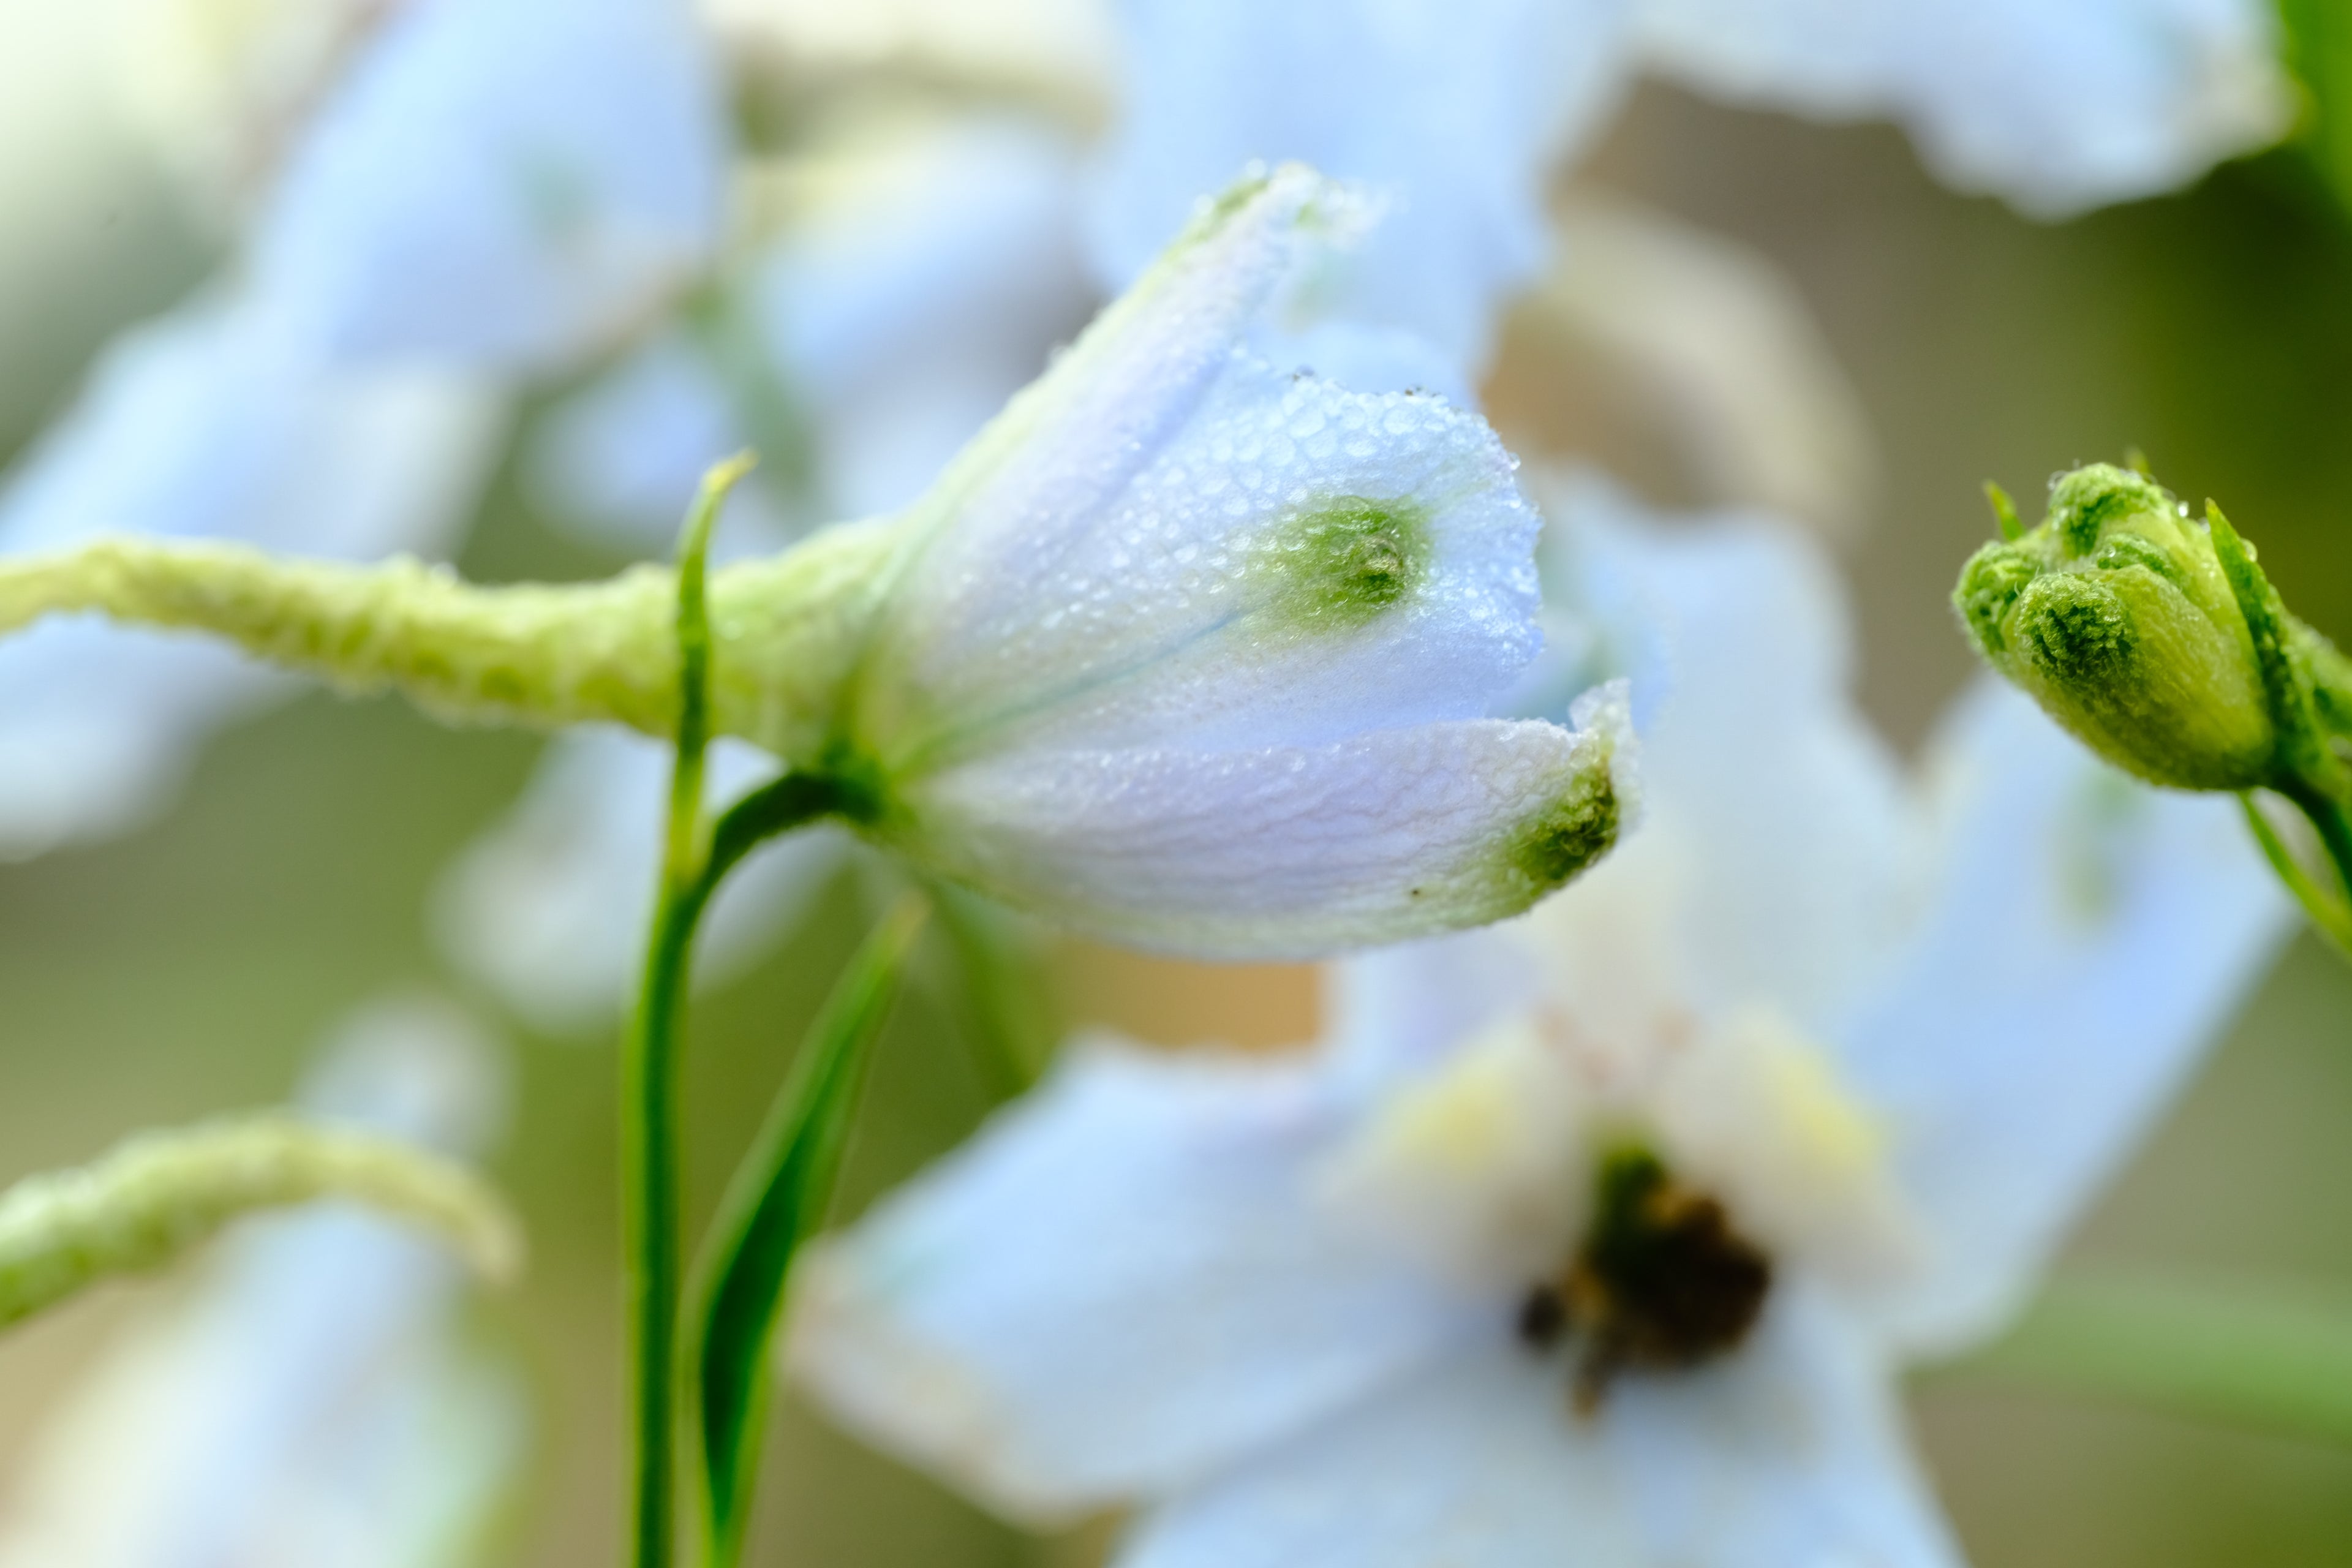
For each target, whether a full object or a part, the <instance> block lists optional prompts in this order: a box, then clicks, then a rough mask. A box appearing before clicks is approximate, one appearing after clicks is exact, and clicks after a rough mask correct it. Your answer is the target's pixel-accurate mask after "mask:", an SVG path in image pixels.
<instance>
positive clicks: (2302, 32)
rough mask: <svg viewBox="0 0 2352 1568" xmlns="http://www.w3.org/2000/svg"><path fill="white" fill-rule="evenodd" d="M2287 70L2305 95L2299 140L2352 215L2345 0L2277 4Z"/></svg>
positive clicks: (2351, 73) (2350, 72)
mask: <svg viewBox="0 0 2352 1568" xmlns="http://www.w3.org/2000/svg"><path fill="white" fill-rule="evenodd" d="M2279 16H2280V19H2281V20H2282V21H2283V22H2284V24H2285V27H2286V56H2287V66H2288V68H2290V69H2291V70H2293V71H2294V75H2295V79H2296V80H2298V81H2299V82H2301V83H2302V84H2303V88H2304V90H2305V93H2306V94H2308V95H2309V100H2308V102H2307V103H2306V104H2305V125H2304V128H2303V136H2302V140H2303V141H2304V143H2305V146H2306V147H2308V149H2309V150H2310V153H2311V157H2312V161H2313V162H2314V163H2316V164H2318V166H2319V170H2320V173H2321V174H2323V175H2325V176H2326V180H2327V183H2328V184H2329V186H2330V187H2332V188H2333V189H2334V190H2335V192H2336V199H2337V200H2339V201H2341V202H2342V203H2344V205H2345V206H2346V208H2347V211H2352V7H2347V6H2346V5H2344V3H2343V0H2279Z"/></svg>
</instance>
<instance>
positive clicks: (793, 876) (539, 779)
mask: <svg viewBox="0 0 2352 1568" xmlns="http://www.w3.org/2000/svg"><path fill="white" fill-rule="evenodd" d="M669 769H670V752H669V749H668V748H667V746H664V745H662V744H660V743H659V742H656V741H653V740H651V739H649V738H648V737H646V736H644V735H640V734H637V733H636V732H635V731H625V730H617V729H604V728H597V729H587V730H575V731H571V732H569V733H567V734H564V735H561V736H558V737H557V738H556V739H555V740H553V741H551V742H549V744H548V750H547V753H546V755H545V757H544V758H543V759H542V761H541V763H540V767H539V771H538V773H536V774H535V775H534V776H533V778H532V780H531V783H530V787H529V789H528V790H527V791H526V792H525V793H524V795H523V797H522V799H521V800H520V801H519V802H517V803H516V805H515V806H514V808H513V809H512V810H511V811H509V813H508V814H507V816H505V817H504V818H502V819H501V820H500V821H499V823H497V824H496V825H495V826H492V827H491V828H490V829H489V830H488V832H486V833H484V834H483V835H482V836H481V837H479V838H478V839H476V840H475V841H474V842H473V843H472V844H471V845H469V846H467V848H466V850H465V851H464V853H463V854H461V855H460V856H459V857H458V858H457V862H456V863H455V864H454V865H452V866H451V867H450V868H449V870H448V872H447V873H446V877H445V879H444V881H443V883H442V886H441V889H440V890H439V894H438V898H437V904H438V908H437V910H436V913H437V917H438V918H437V920H436V925H437V926H438V928H439V934H440V937H441V946H442V951H443V952H445V953H446V955H447V957H448V959H449V961H450V962H451V963H455V964H457V966H458V967H459V968H461V969H464V970H466V971H467V972H468V973H472V974H473V975H475V976H476V977H477V978H478V979H480V980H482V981H483V982H484V983H486V984H488V985H489V986H490V988H491V989H492V990H494V991H496V992H497V993H498V994H499V997H500V999H501V1000H503V1001H505V1002H506V1003H507V1004H509V1005H510V1006H512V1007H514V1008H515V1009H516V1011H518V1012H520V1014H521V1015H522V1016H524V1017H526V1018H528V1019H530V1021H531V1022H532V1024H534V1025H535V1026H538V1027H540V1028H542V1029H545V1030H547V1031H549V1032H551V1033H554V1034H586V1033H589V1032H591V1031H593V1030H603V1029H608V1028H609V1027H610V1026H611V1025H612V1023H613V1020H614V1018H615V1017H617V1016H619V1015H620V1013H621V1011H622V1010H623V1009H624V1008H625V1006H626V1005H628V1003H629V1001H630V999H631V998H632V997H634V996H635V994H636V988H637V982H638V979H639V977H640V973H641V971H642V969H643V967H644V963H645V942H646V935H645V933H646V921H647V920H648V919H649V918H650V917H651V914H652V911H653V896H654V886H655V883H656V880H657V879H658V876H659V869H660V865H661V834H662V816H663V810H664V805H665V802H666V801H667V795H668V789H669ZM774 773H775V763H774V760H773V759H772V758H770V757H768V756H767V755H766V754H765V753H764V752H759V751H757V750H756V749H754V748H752V747H751V746H747V745H744V744H742V743H741V742H727V741H722V742H719V744H718V745H716V746H715V747H713V748H712V751H711V754H710V759H709V795H710V796H711V799H712V801H713V803H714V804H722V805H723V804H724V803H725V802H727V801H729V800H731V799H733V798H734V797H735V796H736V795H740V794H741V793H742V791H744V790H745V789H747V788H749V787H751V785H752V784H755V783H761V782H764V781H765V780H766V779H767V778H769V777H772V776H773V774H774ZM846 848H847V845H846V843H845V840H844V839H843V837H841V835H840V834H839V833H838V832H837V831H830V830H826V829H823V828H814V829H809V830H806V831H803V832H799V833H795V834H792V835H790V836H788V837H785V838H783V839H782V840H780V841H779V842H777V843H776V844H774V845H772V846H770V847H767V848H764V849H762V850H761V852H760V853H759V854H757V855H755V856H754V857H753V858H751V860H750V861H748V862H746V863H745V864H744V866H743V867H742V868H740V870H738V871H737V872H736V873H735V874H734V875H733V876H732V877H730V878H729V879H728V881H727V883H726V885H725V886H724V887H723V888H721V889H719V897H718V899H717V900H716V901H715V902H714V903H713V905H712V906H711V910H710V912H709V917H708V919H707V921H706V922H705V925H704V931H703V938H702V942H701V944H700V946H699V948H698V954H697V963H696V969H695V973H696V978H697V979H698V981H701V982H706V983H707V982H709V981H710V980H713V979H717V978H721V977H724V976H725V975H728V974H730V973H736V972H738V971H740V969H742V968H743V967H744V966H745V964H747V963H749V962H751V960H752V959H754V958H755V957H757V956H758V955H759V954H761V952H765V951H767V949H768V948H769V947H770V946H772V944H773V942H775V940H776V939H777V937H778V936H779V934H780V933H781V932H782V931H783V929H784V928H785V927H786V926H788V925H789V924H791V923H792V922H793V921H794V920H796V919H797V918H798V916H799V915H800V914H801V913H802V912H803V910H805V909H806V908H807V906H808V903H809V900H811V899H812V898H814V896H815V894H816V893H817V892H818V891H819V890H821V889H823V888H824V884H825V883H826V882H827V881H828V880H829V879H831V878H832V876H833V874H834V873H835V871H836V870H838V869H839V868H840V866H841V864H842V859H843V855H844V852H845V850H846Z"/></svg>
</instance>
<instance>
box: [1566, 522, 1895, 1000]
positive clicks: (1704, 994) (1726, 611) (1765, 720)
mask: <svg viewBox="0 0 2352 1568" xmlns="http://www.w3.org/2000/svg"><path fill="white" fill-rule="evenodd" d="M1545 500H1546V504H1547V509H1548V510H1549V512H1550V514H1551V516H1552V520H1553V526H1554V535H1553V538H1552V540H1551V541H1550V543H1549V550H1550V551H1551V552H1553V553H1554V554H1556V555H1557V556H1558V557H1559V558H1561V560H1562V561H1564V563H1565V564H1564V565H1562V566H1561V567H1560V569H1559V575H1560V576H1561V577H1563V578H1565V579H1568V584H1567V588H1568V592H1567V593H1566V595H1564V600H1565V603H1564V605H1563V606H1561V607H1565V608H1566V609H1567V610H1568V611H1569V613H1570V614H1571V615H1576V616H1581V617H1582V618H1583V619H1584V620H1585V621H1587V622H1588V623H1589V624H1591V626H1596V627H1598V628H1600V635H1601V638H1602V640H1603V642H1604V643H1605V644H1606V645H1607V647H1605V648H1604V649H1603V650H1602V652H1601V656H1600V659H1601V662H1602V663H1603V667H1604V668H1610V669H1611V672H1612V673H1618V674H1624V675H1627V676H1630V677H1631V678H1632V679H1633V704H1634V710H1635V712H1636V713H1637V714H1641V715H1643V716H1644V723H1645V726H1646V727H1645V728H1644V729H1643V738H1642V759H1643V761H1642V776H1643V802H1644V806H1645V809H1646V810H1647V811H1648V812H1649V813H1650V816H1649V817H1648V820H1647V824H1646V826H1645V827H1644V829H1643V831H1644V835H1645V836H1654V837H1657V838H1659V839H1660V840H1661V841H1662V843H1661V846H1660V849H1661V851H1662V853H1663V852H1664V849H1665V844H1666V842H1667V841H1670V842H1671V844H1672V846H1673V853H1672V855H1671V856H1670V857H1669V858H1673V859H1675V862H1676V868H1677V871H1678V874H1680V875H1681V876H1682V878H1683V879H1684V880H1685V883H1686V886H1685V889H1683V892H1684V895H1685V896H1684V897H1683V898H1682V899H1681V902H1680V907H1679V910H1678V912H1677V913H1676V915H1675V931H1674V940H1675V944H1676V946H1677V948H1678V949H1679V952H1680V955H1681V959H1682V965H1681V973H1680V975H1679V977H1678V978H1679V980H1680V983H1681V984H1682V986H1683V988H1684V996H1683V1000H1684V1001H1685V1003H1688V1004H1695V1005H1700V1006H1702V1007H1710V1008H1711V1007H1717V1006H1730V1005H1738V1004H1741V1003H1747V1002H1754V1001H1759V1000H1765V999H1769V1000H1770V1001H1771V1002H1772V1003H1774V1004H1775V1005H1777V1006H1778V1007H1779V1008H1780V1010H1781V1011H1782V1012H1783V1013H1785V1014H1786V1015H1787V1016H1789V1017H1790V1018H1791V1019H1793V1020H1795V1021H1797V1022H1799V1023H1801V1024H1803V1025H1805V1026H1809V1027H1810V1026H1818V1025H1819V1024H1820V1023H1821V1022H1822V1021H1823V1020H1824V1019H1825V1018H1826V1017H1827V1016H1830V1015H1831V1013H1832V1011H1834V1010H1835V1009H1838V1008H1840V1007H1842V1006H1843V1005H1846V1004H1847V1003H1849V1002H1850V1001H1851V1000H1852V998H1853V995H1854V994H1855V988H1856V987H1857V986H1859V985H1860V984H1863V983H1864V980H1865V978H1866V977H1868V976H1870V975H1872V974H1874V973H1875V972H1876V966H1877V965H1878V964H1879V963H1882V962H1884V960H1885V957H1886V956H1887V954H1888V953H1889V952H1891V945H1892V942H1893V941H1894V938H1895V933H1896V932H1898V931H1900V930H1901V929H1902V928H1903V924H1904V921H1905V919H1906V916H1907V915H1908V914H1909V912H1910V910H1911V908H1912V905H1911V903H1910V901H1909V900H1910V896H1911V893H1912V890H1913V887H1914V880H1913V878H1914V870H1915V856H1916V824H1915V819H1914V814H1913V812H1912V809H1911V806H1910V803H1909V801H1908V799H1907V798H1906V788H1905V781H1904V779H1903V776H1902V773H1901V772H1900V769H1899V768H1898V766H1897V764H1896V763H1895V759H1894V757H1893V756H1892V755H1891V754H1890V752H1888V750H1887V748H1886V746H1885V743H1884V742H1882V741H1880V740H1879V739H1878V737H1877V735H1876V734H1875V733H1874V731H1872V730H1871V728H1870V726H1869V724H1868V723H1867V722H1866V721H1864V718H1863V716H1862V713H1861V710H1860V709H1859V707H1858V706H1857V705H1856V703H1855V700H1854V697H1853V644H1852V633H1851V629H1850V628H1851V616H1850V614H1849V612H1848V609H1847V607H1846V605H1845V603H1844V599H1843V595H1842V594H1841V592H1840V591H1839V588H1838V584H1837V579H1836V575H1835V573H1834V571H1833V570H1832V567H1831V565H1830V563H1828V561H1827V560H1826V559H1825V558H1824V557H1823V555H1822V552H1821V551H1820V549H1819V548H1818V547H1817V546H1816V545H1814V544H1813V543H1812V542H1811V541H1810V540H1808V539H1806V538H1805V537H1803V536H1802V535H1801V534H1799V533H1798V532H1796V531H1794V530H1792V529H1790V528H1788V527H1786V526H1776V525H1774V524H1772V523H1770V522H1769V521H1765V520H1762V519H1759V518H1754V517H1739V516H1735V515H1717V516H1712V517H1708V518H1705V519H1701V520H1685V521H1683V522H1682V523H1681V525H1680V526H1675V527H1666V526H1661V522H1662V521H1663V520H1660V519H1657V518H1654V517H1653V516H1651V515H1649V514H1646V513H1645V512H1644V511H1643V510H1642V509H1641V508H1640V507H1638V506H1637V505H1636V504H1635V503H1633V502H1632V501H1631V500H1628V499H1627V498H1625V497H1624V496H1623V495H1622V493H1621V492H1618V491H1616V490H1614V489H1612V488H1610V487H1609V486H1607V485H1606V484H1605V483H1603V482H1602V481H1600V480H1598V479H1570V480H1568V481H1565V482H1562V483H1560V484H1559V485H1557V486H1555V487H1552V488H1550V489H1548V490H1547V491H1546V493H1545ZM1548 570H1549V563H1548ZM1615 896H1616V895H1615V894H1614V892H1612V890H1610V889H1604V888H1602V887H1601V886H1598V885H1596V886H1594V887H1591V888H1589V889H1583V890H1581V891H1571V892H1570V893H1569V894H1567V895H1565V897H1567V898H1568V899H1570V900H1579V899H1580V900H1585V901H1588V902H1590V901H1592V900H1608V899H1612V898H1613V897H1615Z"/></svg>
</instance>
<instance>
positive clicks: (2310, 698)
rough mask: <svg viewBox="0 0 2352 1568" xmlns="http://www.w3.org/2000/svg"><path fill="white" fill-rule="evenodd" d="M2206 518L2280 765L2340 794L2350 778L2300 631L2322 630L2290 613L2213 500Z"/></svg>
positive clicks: (2291, 774) (2287, 771)
mask: <svg viewBox="0 0 2352 1568" xmlns="http://www.w3.org/2000/svg"><path fill="white" fill-rule="evenodd" d="M2205 521H2206V524H2207V526H2208V528H2209V529H2210V531H2211V534H2212V539H2213V553H2214V555H2215V556H2216V557H2217V558H2218V559H2219V560H2220V561H2221V574H2222V576H2223V577H2224V578H2226V579H2227V580H2228V582H2229V584H2230V592H2231V594H2232V595H2234V596H2235V597H2236V599H2237V601H2238V612H2239V614H2241V615H2242V616H2245V619H2246V632H2247V635H2248V636H2249V637H2252V639H2253V644H2254V662H2255V664H2256V666H2257V667H2258V668H2260V670H2261V672H2262V680H2263V698H2264V699H2265V700H2267V702H2268V703H2269V706H2270V713H2271V722H2272V724H2273V726H2275V727H2276V729H2277V731H2278V736H2279V742H2278V745H2279V766H2280V767H2281V768H2282V769H2283V770H2284V772H2285V773H2286V774H2287V775H2289V776H2292V777H2294V778H2297V779H2300V780H2303V781H2304V782H2305V783H2307V784H2311V785H2313V786H2314V787H2315V788H2318V789H2321V790H2324V791H2326V793H2327V794H2329V795H2336V796H2339V797H2340V796H2341V795H2343V794H2344V791H2345V785H2346V784H2347V779H2346V775H2345V771H2344V765H2343V763H2340V762H2339V761H2337V760H2336V754H2335V752H2333V751H2332V750H2331V749H2330V748H2329V746H2328V744H2327V737H2326V733H2325V732H2324V731H2323V730H2322V728H2321V725H2320V722H2319V716H2318V712H2317V704H2316V702H2315V699H2314V695H2313V691H2312V678H2311V671H2310V665H2309V660H2308V658H2306V657H2305V655H2304V653H2303V649H2302V647H2301V642H2302V639H2301V638H2299V637H2297V636H2296V635H2295V634H2296V632H2297V631H2298V630H2300V631H2302V632H2303V633H2304V634H2305V636H2307V637H2317V635H2318V634H2317V633H2315V632H2311V631H2310V630H2309V628H2308V627H2299V626H2297V624H2296V623H2295V622H2294V617H2292V616H2289V615H2288V614H2287V613H2286V605H2284V603H2282V602H2281V601H2280V599H2279V595H2278V590H2277V589H2276V588H2273V586H2272V585H2271V580H2270V575H2269V574H2267V573H2265V572H2264V571H2263V569H2262V567H2261V566H2260V565H2258V564H2256V563H2255V561H2254V552H2253V550H2252V547H2251V546H2249V545H2248V544H2247V543H2246V542H2245V541H2243V540H2242V539H2240V538H2239V537H2238V531H2237V530H2236V529H2234V528H2232V527H2231V526H2230V520H2229V519H2228V518H2226V517H2224V516H2222V515H2221V508H2220V507H2218V506H2216V505H2214V504H2213V503H2212V502H2211V501H2210V500H2209V501H2207V502H2206V503H2205Z"/></svg>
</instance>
